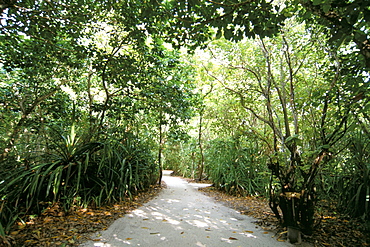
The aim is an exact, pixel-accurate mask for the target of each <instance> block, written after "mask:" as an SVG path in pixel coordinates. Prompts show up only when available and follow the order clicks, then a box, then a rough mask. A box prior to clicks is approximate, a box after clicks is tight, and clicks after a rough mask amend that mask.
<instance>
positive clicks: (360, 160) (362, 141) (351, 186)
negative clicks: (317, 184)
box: [335, 131, 370, 221]
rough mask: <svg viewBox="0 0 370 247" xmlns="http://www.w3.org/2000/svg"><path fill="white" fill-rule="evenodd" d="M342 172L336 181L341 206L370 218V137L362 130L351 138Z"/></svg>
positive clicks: (357, 215) (348, 211)
mask: <svg viewBox="0 0 370 247" xmlns="http://www.w3.org/2000/svg"><path fill="white" fill-rule="evenodd" d="M344 155H346V159H345V161H344V164H343V167H342V170H341V173H340V174H338V178H339V179H337V180H336V181H335V182H336V183H335V188H336V189H337V190H336V192H337V194H338V196H337V197H338V205H339V208H340V209H342V210H343V211H344V212H346V213H348V214H350V215H351V216H353V217H362V218H363V219H364V220H367V221H369V220H370V138H369V136H367V135H366V134H365V133H363V132H362V131H358V132H357V133H354V134H353V135H352V136H351V137H350V139H349V145H348V152H347V153H346V154H344Z"/></svg>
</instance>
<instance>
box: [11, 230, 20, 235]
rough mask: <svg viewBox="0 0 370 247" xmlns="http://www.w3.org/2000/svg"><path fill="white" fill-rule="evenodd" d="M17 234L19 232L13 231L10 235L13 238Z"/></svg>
mask: <svg viewBox="0 0 370 247" xmlns="http://www.w3.org/2000/svg"><path fill="white" fill-rule="evenodd" d="M18 233H19V231H13V232H11V233H10V235H13V236H14V235H17V234H18Z"/></svg>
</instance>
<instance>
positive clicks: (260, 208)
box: [188, 180, 370, 247]
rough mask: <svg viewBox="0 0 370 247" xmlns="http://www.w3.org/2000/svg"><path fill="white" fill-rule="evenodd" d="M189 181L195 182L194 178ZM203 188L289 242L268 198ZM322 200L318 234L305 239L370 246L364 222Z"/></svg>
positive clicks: (322, 243)
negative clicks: (341, 212) (344, 213)
mask: <svg viewBox="0 0 370 247" xmlns="http://www.w3.org/2000/svg"><path fill="white" fill-rule="evenodd" d="M188 181H189V182H192V181H191V180H188ZM195 182H197V181H195ZM197 183H198V182H197ZM199 190H201V191H202V192H204V193H205V194H206V195H208V196H211V197H213V198H214V199H215V200H216V201H219V202H222V203H224V204H225V205H226V206H228V207H231V208H233V209H235V210H237V211H239V212H240V213H241V214H245V215H248V216H251V217H254V218H256V221H254V223H255V224H257V225H259V226H260V227H261V228H262V229H264V230H266V231H272V232H275V233H276V235H275V236H277V237H278V240H280V241H287V239H286V229H284V228H282V227H281V226H280V225H279V221H278V220H277V218H276V217H275V215H274V213H273V212H272V210H271V208H270V207H269V203H268V200H267V199H265V198H261V197H252V196H246V197H245V196H233V195H229V194H227V193H225V192H223V191H219V190H217V189H216V188H214V187H205V188H201V189H199ZM319 203H320V205H319V208H320V210H321V212H320V215H319V214H316V216H315V221H316V227H315V229H314V233H313V235H311V236H306V235H303V241H304V242H306V243H309V244H310V245H312V246H315V247H316V246H317V247H322V246H346V247H347V246H370V233H369V231H368V230H367V229H366V226H365V224H364V222H361V220H360V219H353V218H350V217H348V216H346V215H342V214H340V213H338V210H337V209H336V207H335V205H334V204H333V203H329V202H327V201H320V202H319ZM368 227H369V226H368ZM247 232H248V231H247ZM251 232H252V231H251Z"/></svg>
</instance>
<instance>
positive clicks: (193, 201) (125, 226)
mask: <svg viewBox="0 0 370 247" xmlns="http://www.w3.org/2000/svg"><path fill="white" fill-rule="evenodd" d="M163 181H164V182H165V183H166V184H167V188H166V189H164V190H163V191H162V192H161V193H160V194H159V195H158V196H157V197H156V198H155V199H153V200H152V201H150V202H148V203H146V204H145V205H143V206H142V207H140V208H138V209H136V210H134V211H132V212H131V213H130V214H127V215H125V217H123V218H120V219H118V220H116V221H115V222H114V223H113V224H112V225H111V226H110V227H109V228H108V229H107V230H106V231H103V232H99V233H97V234H96V236H94V237H93V238H92V239H94V241H88V242H86V243H84V244H82V245H80V246H91V247H93V246H94V247H118V246H127V245H129V246H145V247H147V246H150V247H151V246H161V247H163V246H174V247H182V246H200V247H201V246H207V247H217V246H243V247H244V246H253V247H258V246H266V247H267V246H269V247H270V246H292V245H291V244H289V243H284V242H278V241H276V239H274V238H272V235H273V233H270V232H266V231H264V230H263V229H261V228H260V227H258V226H256V225H255V224H253V223H251V222H252V221H253V220H255V219H254V218H251V217H248V216H245V215H241V214H240V213H238V212H237V211H235V210H233V209H230V208H227V207H225V206H223V205H222V204H220V203H217V202H215V201H214V200H213V199H212V198H210V197H207V196H206V195H204V194H202V193H201V192H199V191H198V188H199V187H205V186H209V185H207V184H196V183H190V184H189V183H187V182H186V181H185V180H183V179H181V178H178V177H171V176H168V172H167V173H164V176H163Z"/></svg>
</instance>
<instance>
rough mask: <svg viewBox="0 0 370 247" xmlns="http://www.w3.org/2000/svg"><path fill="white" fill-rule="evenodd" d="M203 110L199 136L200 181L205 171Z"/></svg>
mask: <svg viewBox="0 0 370 247" xmlns="http://www.w3.org/2000/svg"><path fill="white" fill-rule="evenodd" d="M203 111H204V110H203V109H202V110H201V111H200V114H199V135H198V146H199V153H200V162H199V174H198V179H199V181H201V180H202V177H203V171H204V153H203V145H202V134H203V132H202V131H203V129H202V124H203Z"/></svg>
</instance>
